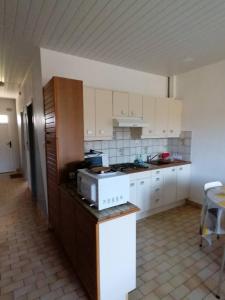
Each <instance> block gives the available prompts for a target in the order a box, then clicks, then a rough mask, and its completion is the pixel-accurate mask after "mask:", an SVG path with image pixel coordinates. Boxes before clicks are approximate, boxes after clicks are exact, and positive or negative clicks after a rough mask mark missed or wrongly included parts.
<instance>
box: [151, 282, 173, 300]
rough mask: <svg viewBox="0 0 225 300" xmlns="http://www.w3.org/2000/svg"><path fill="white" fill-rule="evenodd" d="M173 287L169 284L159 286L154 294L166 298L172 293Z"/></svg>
mask: <svg viewBox="0 0 225 300" xmlns="http://www.w3.org/2000/svg"><path fill="white" fill-rule="evenodd" d="M173 289H174V288H173V286H172V285H171V284H169V283H168V282H166V283H164V284H162V285H161V286H159V287H158V288H157V289H156V290H155V291H154V293H155V294H156V295H157V296H158V297H160V298H163V297H165V296H167V295H168V294H169V293H170V292H171V291H173Z"/></svg>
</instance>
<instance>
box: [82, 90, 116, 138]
mask: <svg viewBox="0 0 225 300" xmlns="http://www.w3.org/2000/svg"><path fill="white" fill-rule="evenodd" d="M112 136H113V126H112V91H110V90H102V89H95V88H90V87H84V139H85V140H109V139H112Z"/></svg>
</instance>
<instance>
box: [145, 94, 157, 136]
mask: <svg viewBox="0 0 225 300" xmlns="http://www.w3.org/2000/svg"><path fill="white" fill-rule="evenodd" d="M155 102H156V99H155V98H153V97H151V96H143V120H144V121H145V122H146V123H147V124H149V126H148V127H144V128H143V129H142V138H151V137H154V136H155Z"/></svg>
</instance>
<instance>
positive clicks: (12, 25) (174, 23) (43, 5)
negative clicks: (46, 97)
mask: <svg viewBox="0 0 225 300" xmlns="http://www.w3.org/2000/svg"><path fill="white" fill-rule="evenodd" d="M35 46H40V47H43V48H48V49H53V50H56V51H61V52H65V53H70V54H74V55H78V56H82V57H87V58H89V59H94V60H99V61H103V62H107V63H111V64H115V65H121V66H125V67H128V68H133V69H137V70H142V71H146V72H151V73H156V74H162V75H172V74H177V73H181V72H185V71H187V70H190V69H193V68H196V67H199V66H202V65H205V64H209V63H211V62H215V61H218V60H220V59H224V58H225V0H0V80H5V82H6V88H4V89H3V88H0V96H2V93H9V92H10V93H13V92H15V91H16V90H17V89H18V85H19V84H20V83H21V81H22V80H23V78H24V75H25V72H26V70H27V67H28V66H29V64H30V62H31V58H32V49H33V47H35ZM10 96H11V95H10Z"/></svg>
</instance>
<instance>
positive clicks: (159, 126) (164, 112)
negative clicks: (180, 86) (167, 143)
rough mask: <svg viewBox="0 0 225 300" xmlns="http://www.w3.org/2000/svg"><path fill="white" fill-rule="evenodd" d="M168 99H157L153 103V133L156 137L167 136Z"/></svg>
mask: <svg viewBox="0 0 225 300" xmlns="http://www.w3.org/2000/svg"><path fill="white" fill-rule="evenodd" d="M168 111H169V102H168V99H157V100H156V104H155V134H156V136H157V137H161V138H164V137H167V135H168V129H167V126H168Z"/></svg>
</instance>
